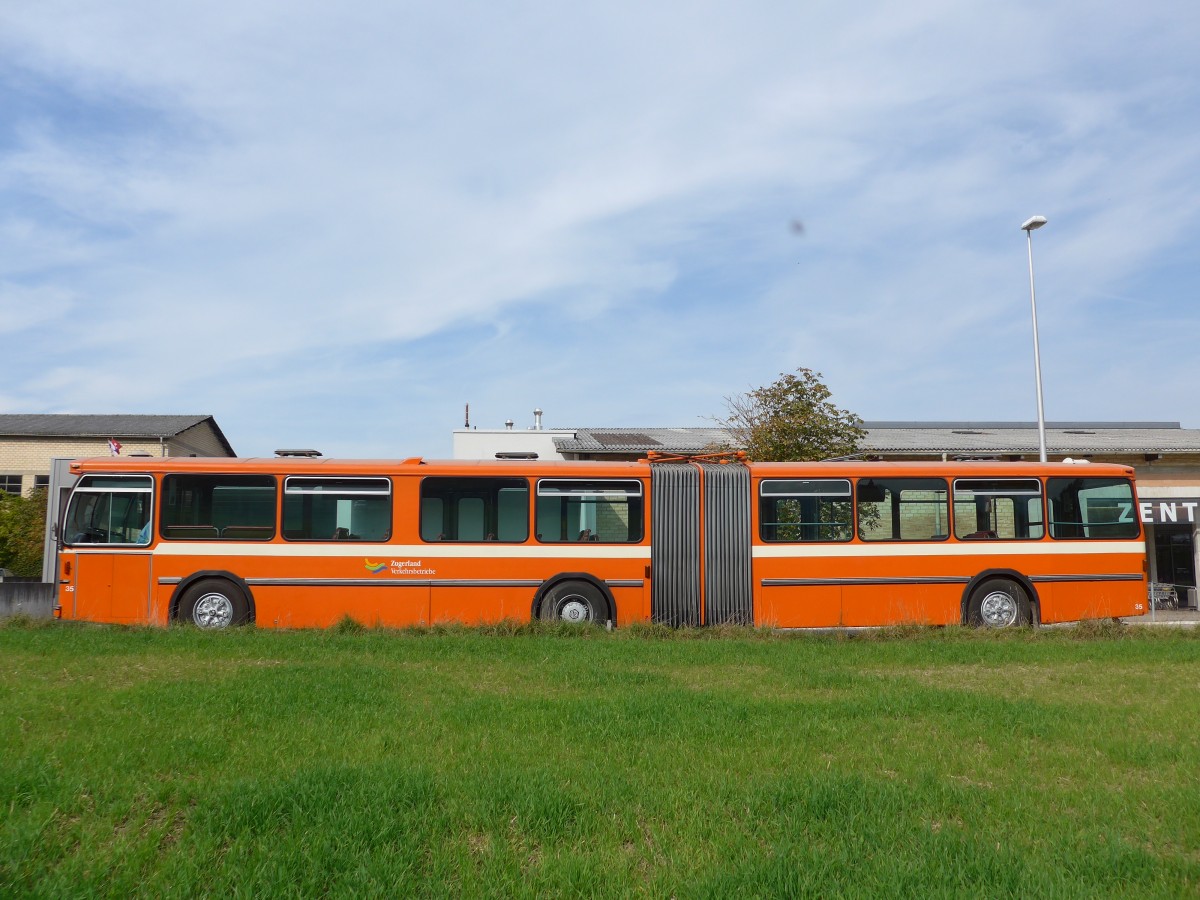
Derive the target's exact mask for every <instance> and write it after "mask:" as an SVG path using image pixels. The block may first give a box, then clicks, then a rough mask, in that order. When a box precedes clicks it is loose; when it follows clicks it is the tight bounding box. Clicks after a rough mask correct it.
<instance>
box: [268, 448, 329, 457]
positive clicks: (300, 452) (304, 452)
mask: <svg viewBox="0 0 1200 900" xmlns="http://www.w3.org/2000/svg"><path fill="white" fill-rule="evenodd" d="M275 455H276V456H304V457H308V458H309V459H311V458H313V457H314V456H320V455H321V451H320V450H276V451H275Z"/></svg>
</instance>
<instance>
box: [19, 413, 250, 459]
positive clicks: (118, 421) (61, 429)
mask: <svg viewBox="0 0 1200 900" xmlns="http://www.w3.org/2000/svg"><path fill="white" fill-rule="evenodd" d="M206 423H207V424H208V426H209V427H210V428H211V429H212V431H213V434H215V435H216V437H217V439H218V440H219V441H220V442H221V444H222V446H224V447H225V448H226V449H227V450H228V451H229V455H230V456H235V455H236V454H235V453H234V452H233V447H231V446H230V444H229V441H228V440H226V438H225V435H224V434H223V433H222V432H221V429H220V428H219V427H218V426H217V422H216V420H215V419H214V418H213V417H212V416H147V415H74V414H64V415H51V414H22V413H5V414H0V436H3V437H89V438H90V437H94V438H110V437H111V438H126V439H137V438H142V439H146V438H149V439H153V440H160V439H164V438H173V437H176V436H177V435H180V434H182V433H183V432H185V431H187V430H188V429H189V428H195V427H196V426H197V425H203V424H206Z"/></svg>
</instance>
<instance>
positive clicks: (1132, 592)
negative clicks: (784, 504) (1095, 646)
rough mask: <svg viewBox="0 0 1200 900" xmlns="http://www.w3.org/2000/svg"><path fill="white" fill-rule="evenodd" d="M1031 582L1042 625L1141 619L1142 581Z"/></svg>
mask: <svg viewBox="0 0 1200 900" xmlns="http://www.w3.org/2000/svg"><path fill="white" fill-rule="evenodd" d="M1139 564H1140V560H1139ZM1033 581H1034V587H1036V588H1037V590H1038V598H1039V600H1040V610H1039V612H1040V614H1042V622H1043V623H1046V624H1049V623H1054V622H1078V620H1080V619H1094V618H1108V617H1114V618H1121V617H1124V616H1141V614H1142V613H1145V612H1146V582H1145V581H1141V580H1138V581H1063V582H1044V581H1039V580H1038V578H1037V577H1034V578H1033Z"/></svg>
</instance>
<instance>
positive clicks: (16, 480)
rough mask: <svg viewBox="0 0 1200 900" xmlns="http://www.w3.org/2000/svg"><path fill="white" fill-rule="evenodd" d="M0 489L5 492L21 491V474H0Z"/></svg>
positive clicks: (14, 492)
mask: <svg viewBox="0 0 1200 900" xmlns="http://www.w3.org/2000/svg"><path fill="white" fill-rule="evenodd" d="M0 491H4V492H5V493H6V494H19V493H21V476H20V475H0Z"/></svg>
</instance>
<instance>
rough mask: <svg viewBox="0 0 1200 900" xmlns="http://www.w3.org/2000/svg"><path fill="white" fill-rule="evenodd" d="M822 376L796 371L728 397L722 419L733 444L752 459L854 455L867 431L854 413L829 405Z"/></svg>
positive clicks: (779, 459)
mask: <svg viewBox="0 0 1200 900" xmlns="http://www.w3.org/2000/svg"><path fill="white" fill-rule="evenodd" d="M830 396H831V394H830V391H829V388H827V387H826V386H825V384H824V382H822V381H821V373H820V372H814V371H812V370H811V369H804V368H801V369H797V370H796V372H795V373H794V374H792V373H783V374H781V375H780V376H779V380H777V381H776V382H775V383H774V384H770V385H767V386H765V387H760V388H755V389H754V390H752V391H750V392H749V393H747V394H740V395H738V396H735V397H726V398H725V406H726V408H727V410H728V413H729V414H728V416H727V417H726V418H724V419H718V422H719V423H720V424H721V425H722V426H724V428H725V429H727V430H728V431H729V433H730V436H731V437H732V439H733V442H734V444H735V445H737V446H738V447H740V448H741V449H744V450H745V451H746V452H747V454H748V455H749V457H750V458H751V459H754V460H759V461H766V462H781V461H785V460H821V459H831V458H835V457H839V456H850V455H852V454H854V453H856V452H857V451H858V447H859V444H860V442H861V441H862V439H863V437H864V436H865V435H866V432H865V431H864V430H863V429H862V427H861V426H860V425H859V418H858V416H856V415H855V414H854V413H852V412H849V411H848V410H845V409H839V408H838V407H837V406H835V405H834V404H833V403H830V402H829V397H830Z"/></svg>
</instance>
